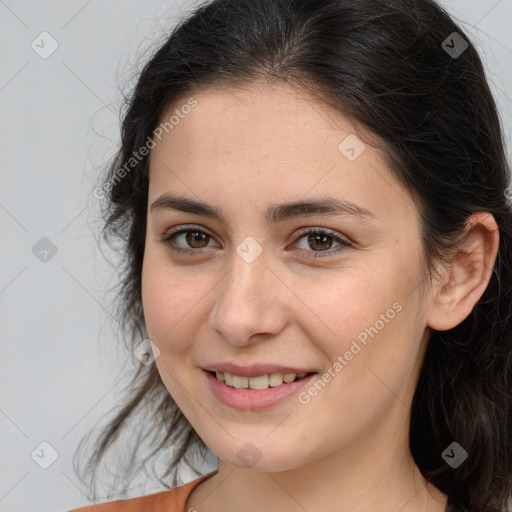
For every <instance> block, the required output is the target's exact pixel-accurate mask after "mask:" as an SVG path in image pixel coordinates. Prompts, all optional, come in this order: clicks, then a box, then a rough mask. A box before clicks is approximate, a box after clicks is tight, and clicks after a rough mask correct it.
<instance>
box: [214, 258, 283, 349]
mask: <svg viewBox="0 0 512 512" xmlns="http://www.w3.org/2000/svg"><path fill="white" fill-rule="evenodd" d="M231 263H232V264H231V268H230V270H229V271H228V274H227V275H226V276H225V278H224V279H222V280H221V282H220V283H219V284H218V287H216V288H215V290H216V291H215V293H216V298H215V303H214V307H213V309H212V313H211V317H210V323H211V326H212V328H213V329H214V330H215V331H216V332H217V334H218V335H220V336H221V337H222V338H223V339H224V340H225V341H227V342H228V343H231V344H232V345H237V346H246V345H250V344H253V343H255V342H256V341H257V340H262V339H268V338H269V337H270V338H271V337H273V336H275V335H277V334H279V332H281V331H282V330H283V329H284V327H285V325H286V310H287V308H283V307H280V305H281V306H282V304H283V303H285V302H284V301H286V302H289V301H290V297H289V290H288V288H287V287H286V286H285V285H284V284H283V282H282V281H281V280H279V279H278V278H277V277H276V275H275V272H273V271H272V270H271V269H270V268H269V266H268V259H267V258H266V255H265V251H263V253H262V254H260V256H259V257H258V258H257V259H256V260H255V261H253V262H251V263H249V262H247V261H245V260H244V259H243V258H242V257H241V256H240V255H239V254H238V253H237V252H236V251H233V256H232V260H231Z"/></svg>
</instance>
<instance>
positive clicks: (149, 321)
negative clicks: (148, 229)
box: [141, 251, 204, 351]
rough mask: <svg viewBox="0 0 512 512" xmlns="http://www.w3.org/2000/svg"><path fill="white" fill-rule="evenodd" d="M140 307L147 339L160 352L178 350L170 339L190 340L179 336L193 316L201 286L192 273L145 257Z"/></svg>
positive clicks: (154, 257)
mask: <svg viewBox="0 0 512 512" xmlns="http://www.w3.org/2000/svg"><path fill="white" fill-rule="evenodd" d="M141 285H142V290H141V291H142V305H143V309H144V318H145V321H146V327H147V330H148V334H149V337H150V339H151V340H152V341H154V342H155V343H156V344H157V345H158V346H159V347H160V349H161V350H163V351H169V350H172V351H179V350H181V349H182V348H184V347H181V346H179V345H177V344H176V342H174V343H173V344H171V343H170V341H171V340H176V341H177V342H178V343H183V341H179V340H187V339H190V337H189V336H184V335H180V332H181V333H183V331H184V329H185V328H186V326H187V325H188V324H189V323H190V321H191V319H193V317H194V314H195V313H196V308H195V307H194V306H196V305H197V303H198V302H199V301H200V300H201V297H202V296H203V294H204V290H203V287H202V285H201V283H199V282H198V280H197V279H195V278H194V276H193V273H192V272H187V271H186V270H184V269H173V268H171V266H170V265H166V264H165V262H164V263H162V261H161V259H160V258H159V257H157V255H156V254H154V253H152V252H151V251H148V252H147V253H146V254H145V255H144V263H143V268H142V283H141Z"/></svg>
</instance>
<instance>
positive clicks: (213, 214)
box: [149, 194, 377, 225]
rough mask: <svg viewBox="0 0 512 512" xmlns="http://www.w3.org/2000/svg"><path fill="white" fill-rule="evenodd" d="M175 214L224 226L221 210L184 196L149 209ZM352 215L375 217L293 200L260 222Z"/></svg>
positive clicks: (341, 205) (344, 204)
mask: <svg viewBox="0 0 512 512" xmlns="http://www.w3.org/2000/svg"><path fill="white" fill-rule="evenodd" d="M165 210H171V211H178V212H184V213H193V214H195V215H202V216H204V217H209V218H212V219H217V220H218V221H220V222H222V223H224V224H226V225H227V224H228V223H227V222H226V219H225V218H224V215H223V214H222V211H221V210H220V209H218V208H217V207H215V206H212V205H209V204H208V203H204V202H202V201H196V200H195V199H189V198H187V197H181V196H173V195H171V194H163V195H161V196H160V197H159V198H158V199H156V200H155V201H154V202H153V203H152V204H151V206H150V208H149V211H150V212H155V211H165ZM329 214H331V215H332V214H334V215H353V216H357V217H362V218H368V217H373V218H375V217H377V216H376V215H375V214H374V213H373V212H371V211H370V210H368V209H366V208H364V207H362V206H359V205H357V204H355V203H352V202H350V201H347V200H346V199H335V198H333V197H324V198H320V199H316V200H312V201H295V202H291V203H282V204H271V205H269V207H268V208H267V210H266V212H265V213H264V215H263V220H265V221H266V222H268V223H274V224H277V223H279V222H283V221H285V220H288V219H292V218H295V217H306V216H311V215H329Z"/></svg>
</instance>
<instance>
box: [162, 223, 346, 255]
mask: <svg viewBox="0 0 512 512" xmlns="http://www.w3.org/2000/svg"><path fill="white" fill-rule="evenodd" d="M190 232H192V233H201V234H203V235H206V236H209V237H210V238H213V237H212V235H210V234H209V233H208V232H206V231H203V230H202V229H198V228H195V227H194V226H185V227H183V228H181V229H179V230H176V231H171V232H169V233H167V234H165V235H163V236H162V237H161V238H160V241H161V242H162V243H163V244H165V245H166V246H167V247H168V248H169V249H170V250H171V251H173V252H175V253H178V254H183V253H186V254H189V255H192V254H194V253H197V252H199V251H201V250H202V249H182V248H181V247H175V246H174V245H173V244H172V241H173V239H174V238H175V237H177V236H178V235H181V234H183V233H190ZM313 233H314V234H319V233H320V234H323V235H328V236H330V237H331V238H332V239H333V240H334V241H336V242H338V243H339V244H340V247H338V249H336V250H333V251H331V250H327V251H305V252H308V253H310V252H312V253H313V256H307V257H308V258H323V257H326V256H332V255H333V254H339V253H340V252H342V251H344V250H345V249H347V248H349V247H351V246H352V244H351V243H350V242H348V241H347V240H344V239H343V238H341V237H339V236H337V235H336V234H335V232H334V231H331V230H329V229H325V228H314V229H311V228H304V229H302V230H300V231H299V233H298V234H297V237H296V238H295V240H294V241H293V243H296V242H298V241H299V240H300V239H301V238H304V237H305V236H306V235H310V234H313Z"/></svg>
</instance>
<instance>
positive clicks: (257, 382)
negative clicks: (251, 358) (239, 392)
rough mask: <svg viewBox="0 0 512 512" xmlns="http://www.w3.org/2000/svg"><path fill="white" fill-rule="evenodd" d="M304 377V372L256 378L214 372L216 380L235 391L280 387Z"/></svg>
mask: <svg viewBox="0 0 512 512" xmlns="http://www.w3.org/2000/svg"><path fill="white" fill-rule="evenodd" d="M306 375H307V374H306V372H303V373H299V374H296V373H284V374H283V373H271V374H270V375H258V376H257V377H241V376H239V375H232V374H231V373H227V372H224V373H223V372H215V376H216V377H217V380H219V381H220V382H224V383H225V384H226V385H228V386H230V387H233V388H235V389H267V388H268V387H276V386H280V385H281V384H283V382H286V383H290V382H293V381H294V380H295V379H296V378H299V379H301V378H302V377H305V376H306Z"/></svg>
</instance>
